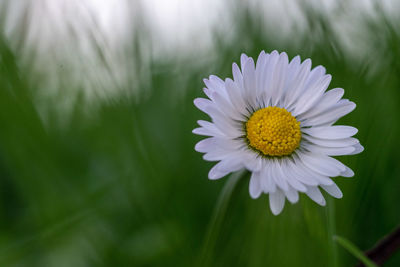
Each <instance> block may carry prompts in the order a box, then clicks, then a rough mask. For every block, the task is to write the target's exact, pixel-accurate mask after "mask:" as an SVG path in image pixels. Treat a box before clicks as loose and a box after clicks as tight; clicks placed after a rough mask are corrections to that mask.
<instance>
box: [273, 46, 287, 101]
mask: <svg viewBox="0 0 400 267" xmlns="http://www.w3.org/2000/svg"><path fill="white" fill-rule="evenodd" d="M288 65H289V59H288V56H287V54H286V53H281V54H280V55H279V60H278V62H277V64H276V66H275V69H274V73H273V79H272V81H271V102H272V105H273V106H277V105H278V101H279V100H280V99H281V98H282V95H283V89H284V88H283V86H284V85H285V79H286V72H287V67H288Z"/></svg>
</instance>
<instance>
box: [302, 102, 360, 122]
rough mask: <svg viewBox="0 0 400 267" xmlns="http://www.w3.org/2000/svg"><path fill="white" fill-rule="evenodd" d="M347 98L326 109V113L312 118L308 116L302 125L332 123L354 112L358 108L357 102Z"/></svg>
mask: <svg viewBox="0 0 400 267" xmlns="http://www.w3.org/2000/svg"><path fill="white" fill-rule="evenodd" d="M346 100H347V99H343V100H341V101H339V103H337V104H336V105H335V106H333V107H332V108H330V109H329V110H326V111H325V112H324V113H322V114H319V115H316V116H314V117H312V118H307V119H306V120H305V121H302V122H301V125H302V126H303V127H304V126H318V125H324V124H327V123H329V124H332V123H334V122H336V121H337V120H338V119H340V118H341V117H343V116H345V115H347V114H348V113H350V112H352V111H353V110H354V109H355V108H356V104H354V103H353V102H350V101H346Z"/></svg>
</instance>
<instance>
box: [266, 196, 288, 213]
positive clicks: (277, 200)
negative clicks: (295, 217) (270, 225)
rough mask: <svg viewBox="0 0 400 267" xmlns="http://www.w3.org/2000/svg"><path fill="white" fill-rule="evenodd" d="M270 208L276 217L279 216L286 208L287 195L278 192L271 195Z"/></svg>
mask: <svg viewBox="0 0 400 267" xmlns="http://www.w3.org/2000/svg"><path fill="white" fill-rule="evenodd" d="M269 206H270V208H271V211H272V213H273V214H274V215H278V214H279V213H281V211H282V210H283V207H284V206H285V195H284V194H283V193H282V192H281V191H280V190H277V191H276V192H275V193H270V194H269Z"/></svg>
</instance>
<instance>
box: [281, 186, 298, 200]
mask: <svg viewBox="0 0 400 267" xmlns="http://www.w3.org/2000/svg"><path fill="white" fill-rule="evenodd" d="M284 193H285V195H286V197H287V199H288V200H289V201H290V202H291V203H296V202H297V201H299V193H298V192H297V191H296V190H294V189H293V188H289V190H287V191H285V192H284Z"/></svg>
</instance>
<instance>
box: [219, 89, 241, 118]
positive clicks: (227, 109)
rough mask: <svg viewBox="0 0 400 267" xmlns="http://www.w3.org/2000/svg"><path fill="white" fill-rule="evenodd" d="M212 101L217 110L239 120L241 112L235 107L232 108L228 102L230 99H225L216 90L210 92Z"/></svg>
mask: <svg viewBox="0 0 400 267" xmlns="http://www.w3.org/2000/svg"><path fill="white" fill-rule="evenodd" d="M212 96H213V99H214V102H215V104H216V106H217V107H218V108H219V110H220V111H221V112H222V113H223V114H225V115H226V116H227V117H230V118H232V119H235V120H241V119H242V116H241V114H240V113H239V112H238V111H237V109H236V108H234V107H233V106H232V104H231V102H230V99H229V100H227V99H225V98H224V97H223V96H222V95H221V94H219V93H218V92H214V93H213V94H212Z"/></svg>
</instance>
